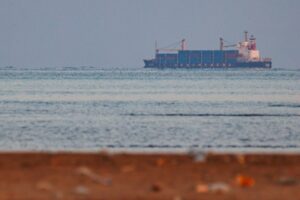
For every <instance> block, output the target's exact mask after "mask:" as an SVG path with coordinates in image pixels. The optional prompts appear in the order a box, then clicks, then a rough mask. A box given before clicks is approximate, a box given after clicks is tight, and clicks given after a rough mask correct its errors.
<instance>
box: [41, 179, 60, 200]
mask: <svg viewBox="0 0 300 200" xmlns="http://www.w3.org/2000/svg"><path fill="white" fill-rule="evenodd" d="M36 188H37V189H38V190H42V191H46V192H50V193H51V194H52V195H53V197H54V199H62V198H63V193H62V192H60V191H56V190H55V188H54V186H53V185H52V184H51V183H49V182H47V181H40V182H38V183H37V184H36Z"/></svg>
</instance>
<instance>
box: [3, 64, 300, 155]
mask: <svg viewBox="0 0 300 200" xmlns="http://www.w3.org/2000/svg"><path fill="white" fill-rule="evenodd" d="M195 149H196V150H199V151H234V152H240V151H262V152H268V151H270V152H273V151H288V152H289V151H292V152H294V151H300V70H292V69H291V70H287V69H271V70H266V69H205V70H204V69H202V70H201V69H163V70H159V69H143V68H139V69H130V68H129V69H123V68H122V69H99V68H95V67H61V68H40V69H36V68H14V67H5V68H0V150H1V151H74V150H76V151H102V150H108V151H143V152H144V151H190V150H195Z"/></svg>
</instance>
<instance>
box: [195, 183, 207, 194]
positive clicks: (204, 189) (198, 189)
mask: <svg viewBox="0 0 300 200" xmlns="http://www.w3.org/2000/svg"><path fill="white" fill-rule="evenodd" d="M196 192H197V193H207V192H209V187H208V185H207V184H198V185H196Z"/></svg>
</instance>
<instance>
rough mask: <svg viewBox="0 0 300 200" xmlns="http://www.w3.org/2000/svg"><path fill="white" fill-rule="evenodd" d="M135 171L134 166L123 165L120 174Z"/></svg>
mask: <svg viewBox="0 0 300 200" xmlns="http://www.w3.org/2000/svg"><path fill="white" fill-rule="evenodd" d="M133 171H135V166H134V165H125V166H123V167H122V168H121V172H123V173H129V172H133Z"/></svg>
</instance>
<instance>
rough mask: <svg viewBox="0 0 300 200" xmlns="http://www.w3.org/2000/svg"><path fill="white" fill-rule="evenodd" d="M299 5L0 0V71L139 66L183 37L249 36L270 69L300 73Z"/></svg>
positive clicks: (269, 0)
mask: <svg viewBox="0 0 300 200" xmlns="http://www.w3.org/2000/svg"><path fill="white" fill-rule="evenodd" d="M299 20H300V1H299V0H247V1H243V0H0V67H3V66H8V65H13V66H18V67H29V66H30V67H57V66H95V67H127V68H128V67H134V68H138V67H142V66H143V61H142V60H143V58H151V57H152V56H153V54H154V42H155V40H157V41H158V43H159V44H160V45H161V46H164V45H168V44H170V43H173V42H176V41H179V40H180V39H181V38H186V39H187V42H188V47H189V48H190V49H217V48H218V47H219V37H220V36H223V37H224V38H225V40H227V41H232V42H236V41H238V40H241V39H242V38H243V35H242V34H243V31H244V30H248V31H249V32H251V33H253V34H254V35H255V36H256V38H257V42H258V48H259V49H260V50H261V54H262V55H263V56H265V57H272V58H273V66H274V67H285V68H300V64H299V63H300V54H299V52H300V51H299V48H300V22H299Z"/></svg>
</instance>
